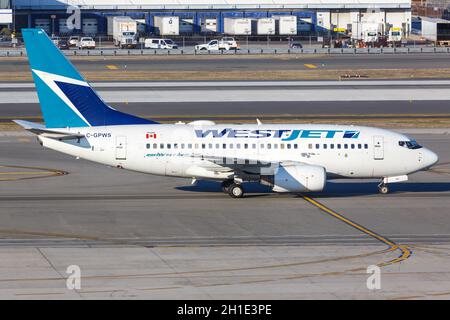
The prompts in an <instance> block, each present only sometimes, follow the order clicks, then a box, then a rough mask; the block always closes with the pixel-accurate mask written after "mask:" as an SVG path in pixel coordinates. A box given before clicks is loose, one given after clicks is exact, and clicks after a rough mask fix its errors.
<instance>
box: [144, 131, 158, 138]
mask: <svg viewBox="0 0 450 320" xmlns="http://www.w3.org/2000/svg"><path fill="white" fill-rule="evenodd" d="M145 137H146V138H147V139H150V138H153V139H156V132H147V133H146V134H145Z"/></svg>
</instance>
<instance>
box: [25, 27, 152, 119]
mask: <svg viewBox="0 0 450 320" xmlns="http://www.w3.org/2000/svg"><path fill="white" fill-rule="evenodd" d="M22 34H23V38H24V41H25V46H26V50H27V55H28V57H29V61H30V67H31V71H32V73H33V79H34V82H35V84H36V90H37V93H38V97H39V102H40V104H41V109H42V114H43V117H44V121H45V125H46V127H47V128H66V127H91V126H92V127H94V126H110V125H131V124H154V123H155V122H153V121H149V120H146V119H142V118H138V117H135V116H132V115H129V114H125V113H122V112H120V111H117V110H114V109H113V108H111V107H110V106H108V105H107V104H106V103H105V102H104V101H103V100H102V99H101V98H100V97H99V96H98V95H97V94H96V93H95V91H94V90H92V88H91V86H90V85H89V83H87V82H86V81H85V80H84V79H83V77H82V76H81V75H80V74H79V73H78V71H77V70H76V69H75V67H74V66H73V65H72V64H71V63H70V61H69V60H67V58H66V57H65V56H64V55H63V54H62V53H61V51H60V50H59V49H58V48H57V47H56V46H55V45H54V44H53V43H52V41H51V40H50V38H49V37H48V36H47V34H46V33H45V32H44V31H42V30H39V29H23V30H22Z"/></svg>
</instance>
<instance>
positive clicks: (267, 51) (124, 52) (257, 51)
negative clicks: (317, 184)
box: [0, 47, 450, 57]
mask: <svg viewBox="0 0 450 320" xmlns="http://www.w3.org/2000/svg"><path fill="white" fill-rule="evenodd" d="M64 53H65V55H67V56H143V55H146V56H147V55H167V56H170V55H191V56H196V55H199V56H201V55H276V54H329V55H352V54H353V55H354V54H410V53H427V54H433V53H436V54H449V53H450V47H406V48H405V47H400V48H301V49H290V48H251V49H240V50H229V51H207V50H200V51H197V50H194V49H176V50H173V49H172V50H164V49H93V50H64ZM21 56H26V51H25V50H24V49H16V50H0V57H21Z"/></svg>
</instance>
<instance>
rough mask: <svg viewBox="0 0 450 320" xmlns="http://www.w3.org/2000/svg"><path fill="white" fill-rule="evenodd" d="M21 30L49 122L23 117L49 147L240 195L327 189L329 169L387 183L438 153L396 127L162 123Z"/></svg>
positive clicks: (38, 35)
mask: <svg viewBox="0 0 450 320" xmlns="http://www.w3.org/2000/svg"><path fill="white" fill-rule="evenodd" d="M23 36H24V39H25V45H26V48H27V53H28V56H29V60H30V66H31V69H32V72H33V77H34V81H35V84H36V90H37V92H38V96H39V101H40V104H41V108H42V114H43V117H44V121H45V126H44V125H42V124H36V123H31V122H27V121H20V120H17V121H16V122H17V123H18V124H20V125H21V126H23V127H24V128H25V129H26V130H29V131H31V132H33V133H35V134H37V135H38V138H39V140H40V142H41V144H42V145H43V146H44V147H47V148H50V149H53V150H56V151H59V152H63V153H66V154H69V155H72V156H75V157H79V158H84V159H87V160H91V161H94V162H98V163H102V164H106V165H109V166H114V167H119V168H123V169H129V170H133V171H139V172H143V173H149V174H156V175H165V176H174V177H184V178H192V179H194V180H195V179H211V180H217V181H221V182H222V189H223V191H224V192H226V193H228V194H229V195H230V196H231V197H233V198H240V197H242V196H243V194H244V188H243V184H244V183H245V182H248V181H252V182H259V183H261V184H264V185H269V186H271V187H272V190H273V191H275V192H310V191H313V192H320V191H322V190H323V189H324V188H325V185H326V182H327V180H328V179H335V178H367V179H374V178H376V179H380V180H381V182H380V184H379V191H380V192H381V193H387V192H388V190H389V189H388V186H387V185H388V184H389V183H394V182H401V181H405V180H407V179H408V174H411V173H414V172H417V171H420V170H424V169H427V168H429V167H430V166H432V165H434V164H435V163H436V162H437V161H438V156H437V155H436V154H435V153H434V152H432V151H431V150H428V149H426V148H424V147H422V146H420V145H419V144H418V143H417V142H416V141H415V140H413V139H411V138H409V137H407V136H405V135H403V134H400V133H397V132H393V131H389V130H384V129H379V128H372V127H362V126H344V125H325V124H262V123H261V122H260V121H257V123H255V124H241V125H236V124H221V125H216V124H215V123H214V122H211V121H194V122H191V123H187V124H185V123H177V124H156V122H153V121H150V120H146V119H142V118H138V117H135V116H132V115H128V114H125V113H122V112H120V111H116V110H114V109H113V108H111V107H109V106H108V105H107V104H106V103H105V102H104V101H103V100H102V99H101V98H100V97H99V96H98V95H97V94H96V93H95V92H94V90H92V88H91V87H90V86H89V84H88V83H87V82H86V81H85V80H84V79H83V77H82V76H81V75H80V74H79V73H78V72H77V70H76V69H75V68H74V66H73V65H72V64H71V63H70V62H69V61H68V60H67V59H66V58H65V57H64V55H63V54H62V53H61V52H60V51H59V50H58V48H56V47H55V46H54V45H53V43H52V42H51V41H50V39H49V38H48V37H47V35H46V34H45V32H44V31H42V30H38V29H24V30H23Z"/></svg>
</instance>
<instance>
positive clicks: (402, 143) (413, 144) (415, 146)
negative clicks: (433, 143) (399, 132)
mask: <svg viewBox="0 0 450 320" xmlns="http://www.w3.org/2000/svg"><path fill="white" fill-rule="evenodd" d="M398 145H399V146H400V147H404V148H408V149H420V148H422V146H421V145H420V144H418V143H417V141H416V140H410V141H399V142H398Z"/></svg>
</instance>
